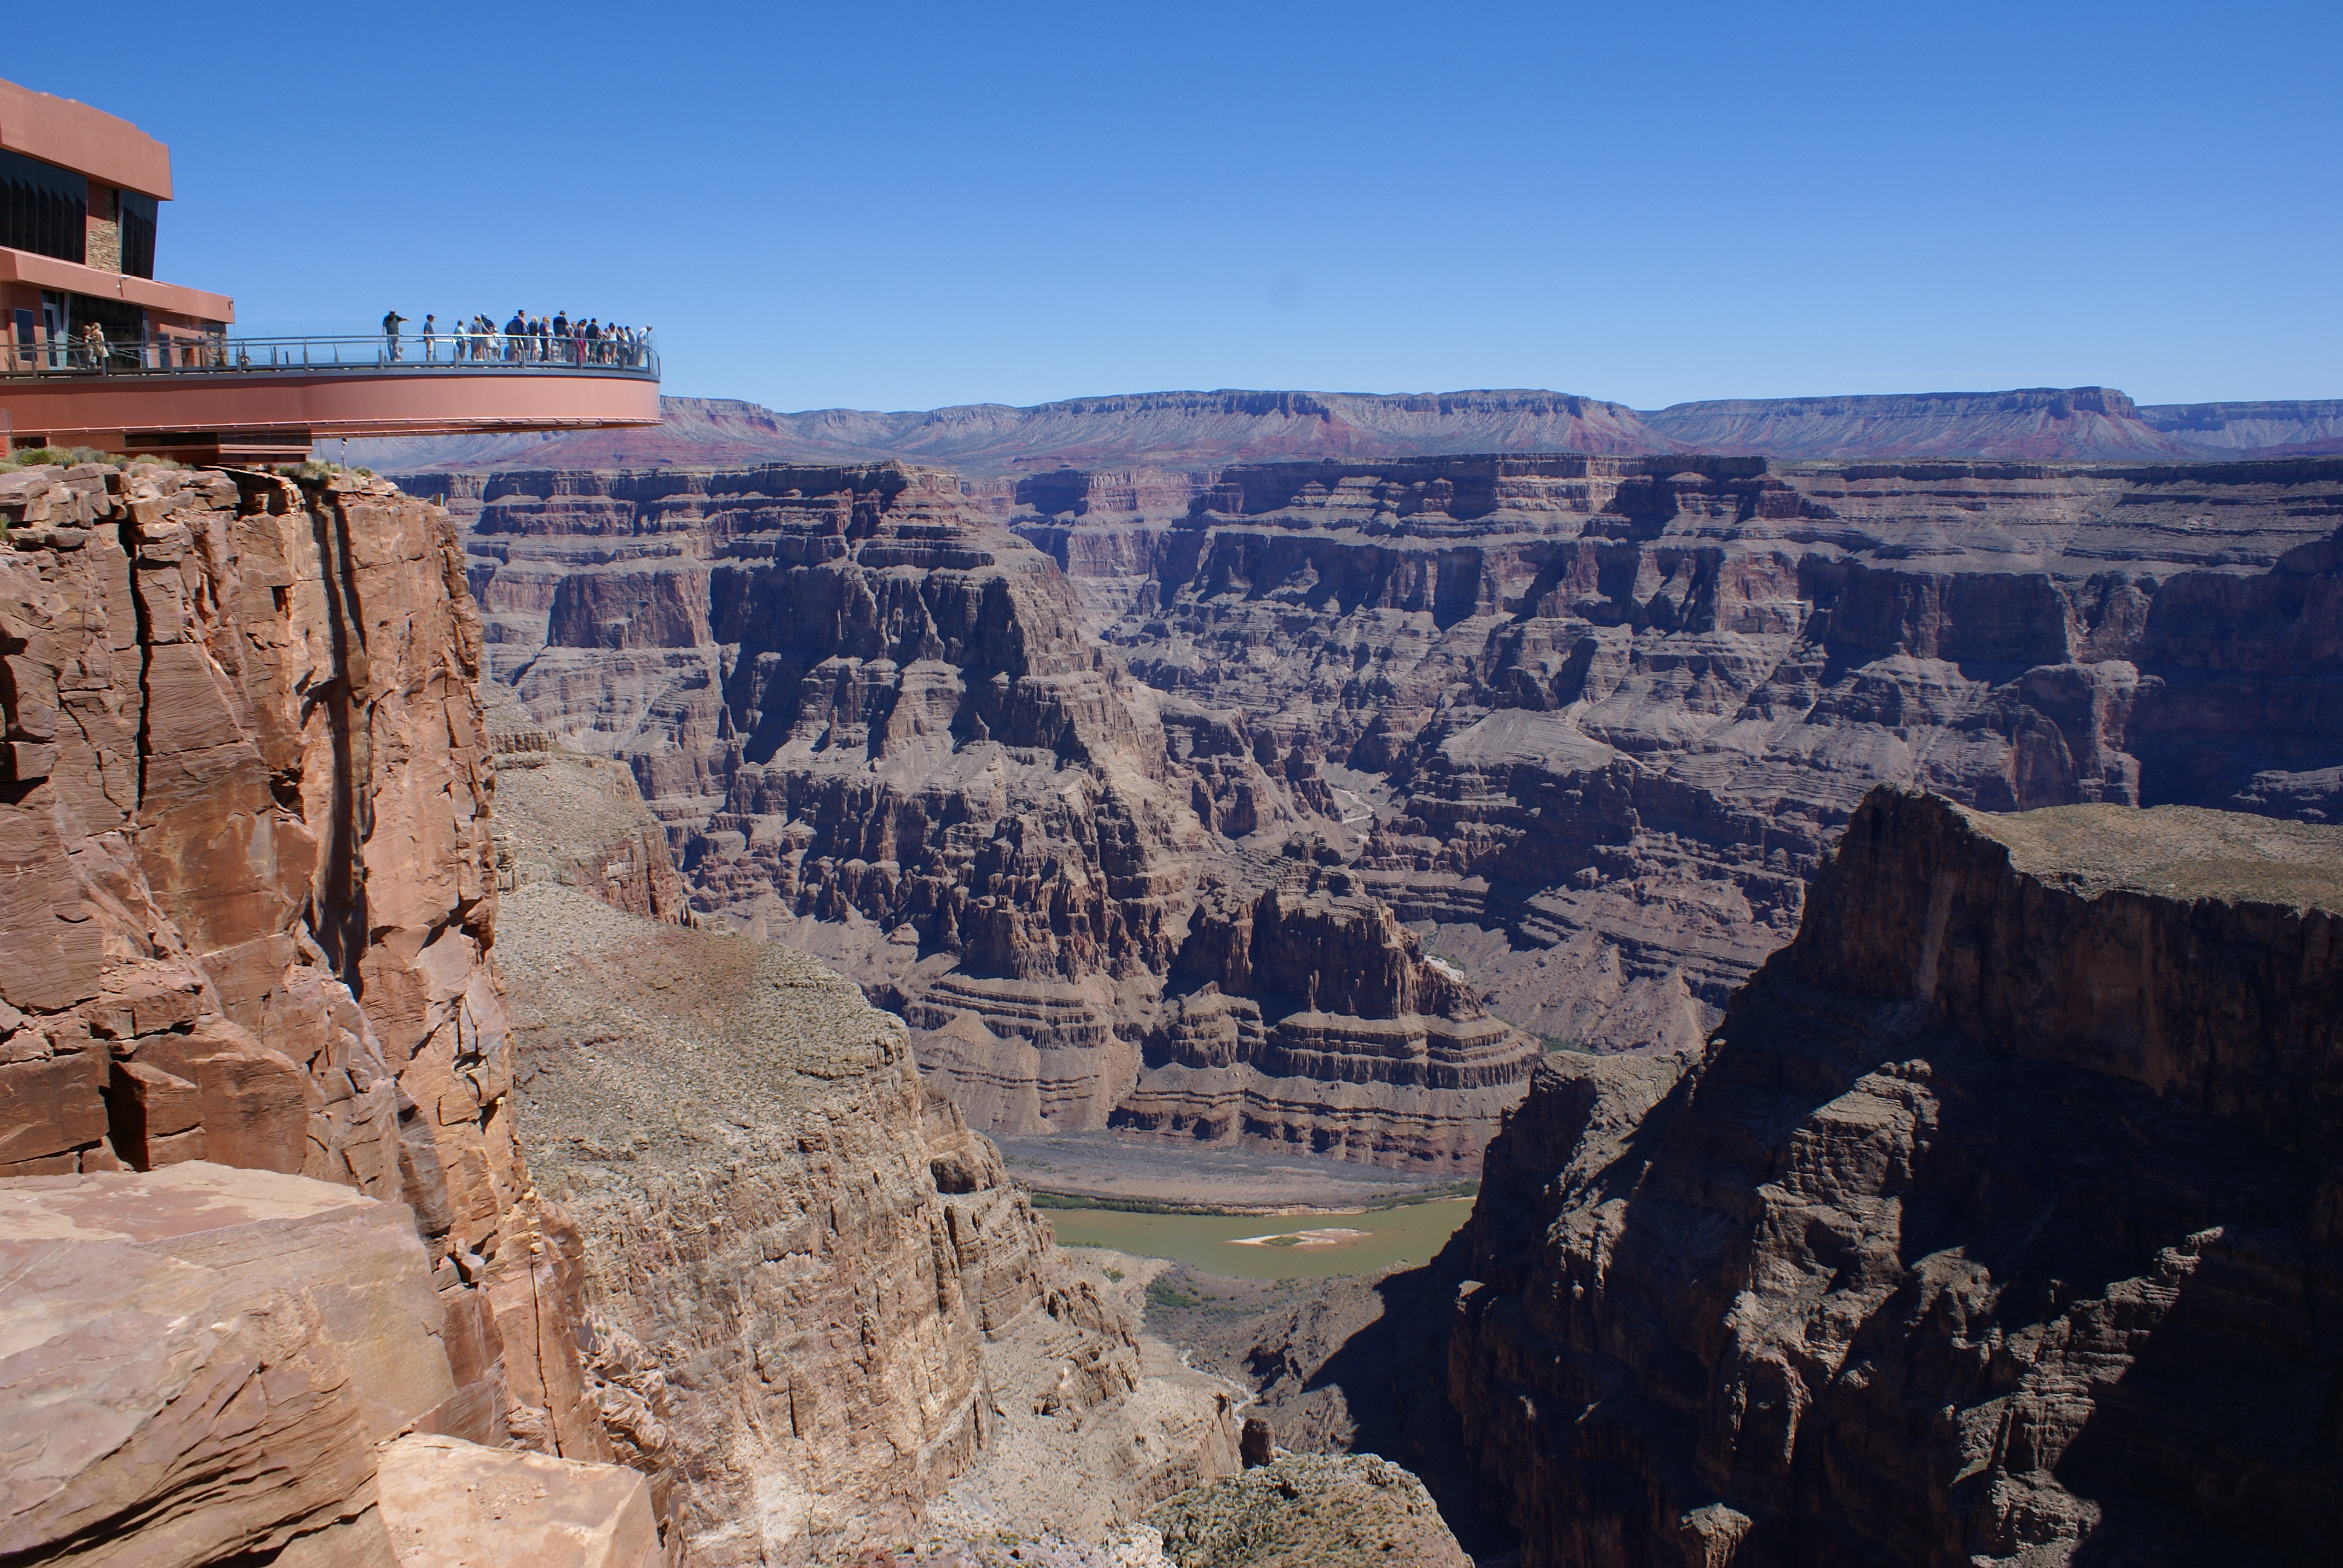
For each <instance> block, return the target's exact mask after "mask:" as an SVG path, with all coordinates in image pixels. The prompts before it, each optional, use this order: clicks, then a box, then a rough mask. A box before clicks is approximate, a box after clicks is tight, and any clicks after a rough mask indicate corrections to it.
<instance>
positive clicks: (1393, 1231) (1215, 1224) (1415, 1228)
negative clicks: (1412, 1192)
mask: <svg viewBox="0 0 2343 1568" xmlns="http://www.w3.org/2000/svg"><path fill="white" fill-rule="evenodd" d="M1044 1212H1045V1213H1046V1214H1047V1215H1048V1216H1049V1219H1050V1222H1051V1224H1052V1225H1055V1226H1056V1227H1057V1231H1058V1242H1059V1244H1060V1245H1061V1246H1068V1247H1082V1246H1089V1247H1111V1248H1113V1249H1114V1250H1115V1251H1121V1252H1131V1253H1136V1254H1137V1255H1138V1256H1140V1257H1142V1258H1171V1259H1172V1260H1174V1261H1179V1262H1182V1263H1187V1264H1191V1265H1192V1266H1193V1267H1195V1268H1199V1269H1202V1270H1203V1271H1205V1272H1206V1273H1210V1274H1231V1275H1235V1276H1238V1277H1240V1278H1242V1279H1248V1280H1323V1279H1327V1278H1330V1277H1332V1276H1333V1275H1336V1274H1365V1273H1372V1272H1373V1271H1375V1270H1377V1269H1382V1268H1386V1267H1388V1266H1390V1265H1391V1264H1393V1263H1403V1262H1404V1263H1411V1264H1413V1263H1428V1262H1430V1261H1432V1256H1433V1253H1435V1252H1437V1251H1440V1249H1441V1248H1442V1247H1443V1246H1444V1245H1446V1244H1447V1241H1448V1238H1449V1237H1450V1236H1451V1235H1453V1234H1454V1233H1455V1231H1456V1229H1457V1227H1458V1226H1460V1225H1462V1224H1463V1223H1464V1221H1466V1220H1468V1219H1470V1218H1471V1217H1472V1214H1473V1201H1472V1200H1471V1199H1470V1198H1457V1199H1450V1200H1443V1201H1439V1202H1435V1203H1410V1204H1406V1205H1403V1206H1402V1207H1400V1208H1396V1209H1379V1210H1374V1211H1370V1212H1367V1213H1350V1214H1287V1215H1282V1216H1281V1215H1262V1214H1129V1213H1125V1212H1123V1211H1121V1210H1119V1209H1050V1210H1045V1211H1044ZM1312 1232H1317V1233H1319V1235H1320V1236H1324V1237H1326V1238H1327V1239H1326V1240H1324V1241H1317V1240H1316V1239H1315V1238H1312V1240H1309V1241H1296V1242H1292V1243H1288V1244H1284V1245H1279V1244H1277V1243H1276V1241H1273V1240H1271V1239H1272V1238H1283V1237H1287V1236H1291V1237H1295V1238H1304V1237H1309V1236H1310V1234H1311V1233H1312ZM1331 1232H1345V1234H1342V1235H1339V1236H1334V1235H1331V1234H1330V1233H1331Z"/></svg>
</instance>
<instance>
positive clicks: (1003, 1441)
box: [497, 716, 1236, 1568]
mask: <svg viewBox="0 0 2343 1568" xmlns="http://www.w3.org/2000/svg"><path fill="white" fill-rule="evenodd" d="M500 717H501V716H500ZM503 733H505V732H502V731H500V732H499V738H500V739H501V738H502V735H503ZM629 817H631V818H632V819H634V821H635V823H636V824H637V825H638V828H637V831H635V832H633V833H629V832H627V831H625V830H624V829H623V827H622V826H621V825H622V824H623V823H624V822H625V821H626V820H627V819H628V818H629ZM646 830H647V831H646ZM498 832H499V834H500V836H501V842H500V849H501V850H502V852H503V855H504V864H505V865H507V866H508V868H510V873H509V879H510V880H511V881H512V883H513V890H511V891H510V892H508V894H506V895H505V897H504V900H503V902H502V915H501V919H500V921H499V932H500V940H499V941H498V946H497V958H498V966H499V969H500V970H501V972H502V974H503V975H504V977H505V979H506V980H507V983H508V986H509V988H510V994H511V1005H512V1010H513V1018H514V1023H515V1028H516V1032H517V1036H518V1040H519V1043H520V1054H519V1059H518V1069H517V1070H518V1079H519V1089H518V1121H519V1124H520V1127H521V1131H522V1135H523V1137H524V1139H525V1140H526V1141H527V1143H528V1147H529V1149H530V1150H531V1151H532V1159H533V1161H534V1169H535V1171H536V1172H537V1179H538V1182H539V1183H540V1184H541V1185H542V1187H543V1188H544V1190H545V1191H547V1192H548V1193H549V1194H551V1195H553V1196H555V1197H557V1198H558V1200H559V1201H561V1202H562V1203H563V1204H564V1206H565V1207H566V1208H567V1210H568V1211H569V1212H570V1213H571V1214H572V1215H574V1216H575V1220H576V1223H577V1225H578V1229H579V1231H581V1232H582V1234H583V1237H584V1239H585V1241H586V1247H585V1251H584V1258H583V1267H584V1271H585V1275H586V1282H587V1294H588V1299H589V1301H590V1302H591V1303H592V1306H593V1324H594V1328H595V1331H596V1340H597V1342H598V1345H599V1346H600V1347H601V1354H602V1356H603V1359H604V1360H605V1361H607V1362H608V1363H609V1364H610V1366H611V1367H612V1368H613V1370H612V1371H611V1372H609V1373H608V1376H609V1377H610V1378H611V1379H612V1380H613V1381H614V1382H618V1383H621V1384H623V1385H625V1386H627V1387H628V1388H629V1389H630V1390H632V1391H633V1392H636V1393H637V1394H638V1395H639V1396H640V1398H641V1400H642V1402H643V1431H644V1432H649V1433H650V1434H651V1436H652V1440H653V1441H654V1442H667V1443H669V1444H671V1446H672V1448H673V1451H674V1452H675V1453H676V1455H677V1456H678V1461H679V1465H678V1468H679V1483H678V1496H677V1498H676V1499H675V1502H674V1504H673V1507H672V1510H671V1511H672V1512H673V1513H675V1514H677V1515H678V1516H679V1517H680V1518H682V1519H683V1520H685V1521H686V1522H687V1526H686V1528H687V1534H686V1539H687V1541H688V1545H689V1555H690V1561H691V1562H693V1563H698V1564H703V1565H707V1568H724V1565H726V1564H732V1563H767V1564H789V1563H814V1562H830V1561H835V1560H840V1559H842V1558H845V1557H847V1556H850V1555H851V1554H852V1553H857V1552H859V1551H861V1550H863V1549H864V1548H868V1547H880V1548H883V1547H886V1546H888V1545H890V1544H891V1543H898V1542H900V1541H903V1540H907V1539H910V1537H911V1536H912V1535H913V1534H914V1533H916V1532H918V1531H919V1530H920V1528H921V1526H922V1523H923V1521H924V1520H925V1518H926V1515H927V1512H928V1508H929V1504H930V1499H932V1498H934V1497H935V1496H936V1495H937V1494H938V1493H940V1492H942V1491H943V1490H944V1489H945V1488H946V1487H947V1486H948V1485H950V1483H953V1482H954V1481H955V1480H957V1479H959V1478H960V1477H962V1476H963V1475H965V1474H967V1473H969V1472H970V1471H971V1470H972V1469H975V1468H977V1467H979V1466H980V1465H981V1464H983V1463H984V1462H987V1461H988V1460H990V1458H992V1457H993V1456H994V1455H996V1454H997V1453H999V1452H1001V1451H1002V1450H1004V1449H1005V1448H1013V1447H1014V1446H1015V1444H1016V1443H1018V1442H1021V1441H1025V1440H1028V1439H1031V1438H1034V1437H1037V1436H1055V1437H1057V1438H1058V1439H1059V1440H1060V1441H1061V1444H1062V1445H1063V1446H1064V1447H1065V1448H1066V1449H1067V1451H1068V1452H1067V1454H1066V1456H1065V1458H1066V1463H1067V1465H1068V1467H1069V1468H1070V1469H1071V1468H1074V1467H1077V1466H1079V1467H1080V1468H1081V1470H1082V1472H1083V1473H1086V1474H1087V1475H1088V1477H1089V1479H1090V1485H1089V1488H1088V1495H1086V1496H1084V1497H1083V1498H1082V1499H1081V1508H1083V1509H1086V1510H1089V1511H1090V1513H1088V1514H1086V1515H1085V1518H1086V1519H1087V1520H1088V1522H1089V1523H1091V1524H1093V1525H1095V1526H1096V1527H1097V1528H1098V1529H1101V1530H1102V1529H1103V1528H1104V1527H1106V1526H1107V1525H1111V1524H1113V1523H1119V1522H1121V1521H1122V1520H1126V1519H1129V1518H1131V1517H1132V1516H1134V1515H1136V1514H1137V1513H1140V1512H1141V1511H1142V1510H1143V1509H1145V1508H1146V1507H1148V1506H1150V1505H1151V1504H1152V1503H1156V1502H1158V1501H1160V1500H1161V1498H1163V1497H1165V1496H1168V1495H1170V1494H1171V1493H1174V1492H1177V1491H1179V1490H1181V1489H1182V1488H1183V1487H1185V1486H1187V1485H1190V1484H1192V1483H1196V1482H1199V1481H1204V1480H1209V1479H1211V1478H1212V1477H1213V1476H1215V1475H1218V1474H1222V1473H1226V1472H1228V1471H1230V1470H1232V1469H1233V1468H1235V1463H1236V1460H1235V1442H1236V1432H1235V1427H1234V1422H1233V1420H1232V1413H1231V1411H1232V1406H1231V1401H1230V1397H1229V1394H1228V1392H1227V1390H1226V1389H1225V1388H1223V1387H1221V1386H1219V1385H1217V1384H1209V1383H1207V1382H1204V1381H1203V1380H1200V1379H1194V1378H1192V1377H1188V1376H1185V1375H1183V1374H1179V1373H1173V1374H1171V1375H1164V1374H1162V1373H1161V1372H1156V1373H1151V1372H1149V1371H1148V1370H1147V1368H1146V1367H1145V1366H1144V1365H1143V1361H1144V1357H1143V1355H1142V1352H1141V1345H1140V1342H1139V1341H1138V1339H1137V1337H1136V1335H1135V1332H1134V1329H1133V1326H1132V1325H1131V1323H1130V1322H1127V1321H1126V1320H1125V1318H1124V1316H1123V1314H1121V1312H1119V1311H1116V1310H1113V1309H1111V1308H1110V1307H1109V1306H1108V1305H1107V1304H1106V1303H1105V1302H1103V1301H1101V1297H1100V1295H1099V1293H1098V1292H1097V1291H1096V1290H1095V1289H1094V1288H1093V1287H1092V1285H1091V1284H1090V1283H1088V1282H1084V1281H1083V1280H1081V1279H1079V1278H1076V1277H1074V1275H1073V1274H1072V1273H1071V1271H1069V1269H1068V1268H1067V1267H1066V1265H1065V1264H1064V1263H1063V1261H1061V1260H1060V1259H1059V1258H1058V1257H1057V1256H1056V1253H1055V1248H1054V1242H1053V1240H1052V1237H1051V1230H1050V1225H1049V1222H1048V1221H1046V1220H1044V1219H1042V1218H1041V1216H1040V1215H1038V1214H1037V1213H1035V1211H1033V1209H1032V1207H1031V1204H1030V1202H1029V1201H1028V1200H1027V1199H1026V1197H1025V1196H1024V1194H1023V1193H1022V1191H1020V1190H1019V1189H1017V1188H1016V1187H1015V1186H1013V1185H1012V1184H1011V1182H1010V1181H1008V1179H1007V1177H1006V1175H1005V1173H1004V1172H1003V1171H1002V1169H1001V1161H1000V1157H999V1155H998V1154H997V1152H996V1151H994V1149H993V1147H992V1145H991V1144H990V1141H987V1140H986V1139H984V1138H983V1137H982V1136H980V1135H979V1134H977V1133H974V1132H972V1131H970V1129H969V1127H968V1124H967V1122H966V1121H965V1120H964V1119H963V1118H962V1117H961V1116H960V1112H959V1111H958V1110H957V1109H956V1108H955V1107H954V1106H953V1105H952V1104H951V1102H950V1101H948V1100H946V1099H944V1098H943V1097H942V1096H941V1095H940V1094H939V1093H938V1092H936V1091H935V1090H934V1089H933V1088H931V1087H930V1086H929V1085H928V1084H926V1083H924V1082H923V1081H922V1080H921V1078H920V1074H919V1072H918V1070H917V1069H916V1068H915V1067H914V1065H913V1063H912V1060H911V1054H910V1039H909V1035H908V1031H907V1030H905V1028H904V1026H903V1023H902V1021H901V1020H900V1019H897V1018H894V1017H891V1016H890V1015H888V1014H885V1013H882V1012H880V1011H878V1010H876V1009H874V1008H872V1007H870V1004H869V1003H868V1002H866V1001H865V1000H863V998H862V996H861V993H860V991H859V990H857V989H856V988H855V987H854V986H853V985H852V984H851V983H850V982H848V981H847V980H843V979H842V978H840V976H839V975H837V974H836V973H834V972H832V971H830V970H827V969H825V968H823V967H822V966H821V965H820V964H819V963H816V962H814V961H813V960H809V959H808V958H806V957H804V956H803V955H802V954H799V953H797V952H794V951H791V950H789V949H788V948H786V947H784V946H781V945H779V944H777V943H763V942H759V941H756V940H752V939H750V938H749V937H746V936H742V935H738V934H734V933H732V932H730V931H726V930H694V929H691V928H690V927H689V926H688V925H682V924H679V923H677V922H675V921H670V920H655V919H653V918H650V917H649V912H648V911H643V910H639V909H637V910H630V909H628V908H627V907H626V906H627V905H628V903H629V902H630V901H631V900H630V893H631V890H632V889H633V887H634V886H635V883H634V881H633V879H630V878H624V877H618V878H608V879H605V878H603V877H600V876H597V875H584V876H580V875H578V874H576V873H574V872H569V873H567V874H565V869H566V868H569V867H572V866H574V865H576V864H577V851H578V849H579V848H580V846H581V842H582V843H589V844H601V843H609V842H614V841H615V842H618V843H620V844H622V845H624V846H626V847H627V849H628V852H630V853H631V852H634V851H635V846H637V845H639V844H641V843H644V842H648V843H649V844H650V845H651V846H652V847H653V854H654V857H655V859H657V860H658V861H659V864H660V866H661V867H664V866H665V862H666V856H665V843H664V838H663V836H662V835H660V834H659V832H658V829H657V824H656V822H655V820H654V819H652V818H651V816H650V814H649V811H648V810H647V809H645V808H644V806H643V805H642V802H641V800H640V799H639V797H638V796H637V795H636V793H635V790H634V787H633V781H632V779H631V778H630V777H629V776H628V774H627V772H626V771H625V769H623V768H620V767H618V765H617V764H614V763H611V762H608V761H605V760H601V759H595V758H592V757H588V756H582V755H578V754H577V753H574V752H570V751H567V750H561V749H539V750H518V749H515V750H508V751H505V752H504V753H502V761H501V763H500V765H499V769H498ZM588 869H589V870H594V869H598V868H592V867H590V866H589V867H588ZM667 874H668V875H669V876H671V875H672V872H671V871H669V872H668V873H667ZM660 880H663V879H660ZM641 1436H642V1433H641V1432H639V1433H638V1438H639V1440H640V1439H641ZM1028 1491H1029V1494H1030V1497H1029V1502H1030V1503H1031V1506H1027V1507H1025V1508H1024V1509H1023V1510H1022V1511H1021V1512H1020V1513H1018V1514H1017V1515H1016V1517H1015V1519H1014V1520H1013V1521H1012V1522H1011V1523H1014V1524H1015V1525H1016V1526H1017V1527H1018V1528H1021V1529H1023V1530H1026V1531H1031V1532H1038V1531H1039V1530H1041V1528H1043V1527H1045V1526H1051V1527H1056V1528H1061V1529H1063V1528H1070V1527H1071V1522H1072V1520H1073V1513H1072V1511H1071V1510H1070V1509H1069V1508H1068V1507H1067V1506H1066V1505H1065V1503H1066V1500H1065V1499H1063V1498H1061V1497H1058V1496H1057V1494H1056V1493H1054V1492H1052V1491H1051V1490H1049V1489H1047V1488H1038V1489H1036V1488H1029V1489H1028ZM1044 1499H1054V1500H1055V1503H1056V1506H1055V1507H1054V1508H1051V1507H1044V1506H1042V1505H1041V1504H1042V1502H1043V1500H1044Z"/></svg>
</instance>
